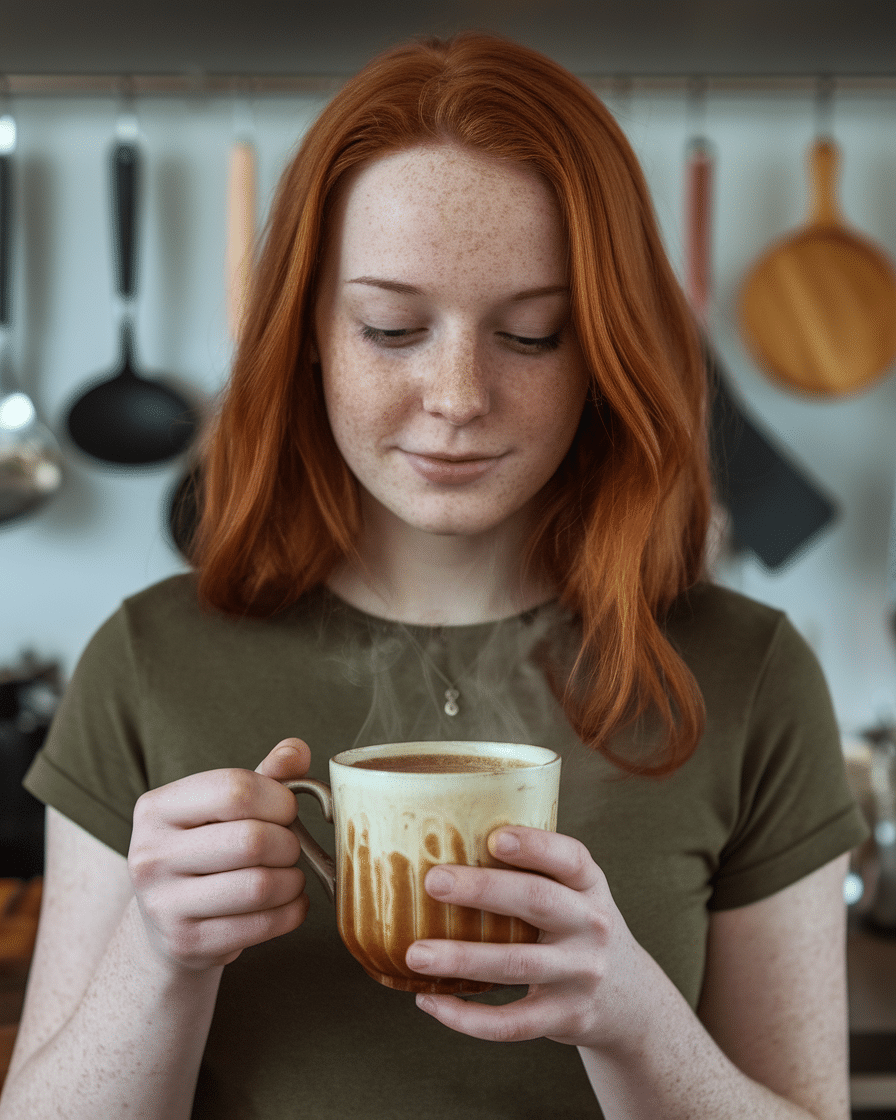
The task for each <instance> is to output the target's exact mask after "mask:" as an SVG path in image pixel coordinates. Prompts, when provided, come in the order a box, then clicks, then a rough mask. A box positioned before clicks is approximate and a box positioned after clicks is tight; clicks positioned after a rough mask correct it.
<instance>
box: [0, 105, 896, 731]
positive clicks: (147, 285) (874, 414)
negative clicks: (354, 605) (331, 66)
mask: <svg viewBox="0 0 896 1120" xmlns="http://www.w3.org/2000/svg"><path fill="white" fill-rule="evenodd" d="M609 100H610V104H611V107H612V108H613V110H614V112H615V113H616V114H617V116H618V118H619V120H620V122H621V124H622V125H623V127H624V128H625V130H626V132H627V133H628V135H629V137H630V139H631V141H632V143H633V145H634V147H635V150H636V152H637V153H638V155H639V157H640V158H641V160H642V162H643V165H644V168H645V171H646V174H647V177H648V180H649V182H650V185H651V188H652V190H653V194H654V198H655V202H656V207H657V211H658V214H659V218H660V221H661V224H662V228H663V231H664V234H665V237H666V241H667V244H668V248H669V252H670V255H671V257H672V259H673V262H674V263H675V265H676V267H678V268H679V270H681V267H682V208H683V197H682V195H683V186H684V181H683V179H684V158H685V148H686V143H687V139H688V135H689V114H688V103H687V100H686V98H685V96H684V95H680V94H677V93H675V94H673V93H668V92H666V93H662V92H645V91H644V90H639V89H638V88H637V87H636V88H635V89H634V90H633V91H632V92H631V94H630V95H629V96H627V97H625V98H622V97H617V98H609ZM321 104H322V101H321V99H320V97H313V96H301V97H299V96H296V97H292V96H290V97H287V96H278V97H264V98H258V99H257V100H256V101H255V102H254V103H253V105H252V106H251V109H252V111H253V116H254V136H255V141H256V144H257V148H258V153H259V217H260V218H263V214H264V211H265V209H266V207H267V203H268V201H269V198H270V195H271V192H272V190H273V187H274V183H275V181H276V179H277V176H278V173H279V171H280V169H281V167H282V166H283V163H284V161H285V160H286V159H287V157H288V155H289V152H290V151H291V149H292V148H293V146H294V145H295V143H296V141H297V139H298V138H299V137H300V135H301V133H302V131H303V129H304V128H305V127H306V125H307V123H308V121H309V120H310V119H312V117H313V116H314V114H315V113H316V112H317V110H318V109H319V107H320V105H321ZM12 108H13V110H14V112H15V114H16V117H17V119H18V125H19V141H20V142H19V147H18V151H17V153H16V185H17V188H18V191H17V194H18V214H17V221H16V224H15V231H16V238H17V246H16V249H17V252H16V261H15V285H14V293H13V294H14V305H13V316H14V324H13V337H12V358H13V365H14V368H15V369H16V370H17V372H18V375H19V377H20V379H21V380H22V382H23V383H24V385H25V387H26V388H27V389H28V390H29V391H30V392H31V393H32V395H33V396H34V398H35V400H36V401H37V404H38V408H39V411H40V412H41V413H42V415H43V417H44V418H45V420H47V422H48V423H50V425H51V426H52V427H53V428H54V430H55V431H56V432H57V433H58V434H59V436H60V439H61V440H62V441H63V443H64V450H65V454H66V460H67V480H66V484H65V487H64V489H63V490H62V491H61V492H60V493H59V494H58V495H57V496H56V497H55V499H54V500H53V501H52V502H51V503H50V504H48V505H47V506H45V507H44V508H43V509H42V510H40V511H39V512H38V513H36V514H35V515H33V516H31V517H30V518H28V519H26V520H24V521H22V522H20V523H13V524H10V525H7V526H0V666H2V665H4V664H9V663H10V662H12V661H14V660H16V659H17V657H18V655H19V654H20V652H21V651H22V650H24V649H32V650H34V651H35V652H36V653H37V654H38V655H39V656H41V657H48V658H55V659H59V660H60V661H61V663H62V666H63V669H64V671H65V673H68V672H70V670H71V668H72V667H73V665H74V663H75V661H76V659H77V657H78V655H79V653H80V651H81V650H82V648H83V646H84V644H85V643H86V641H87V640H88V638H89V636H90V634H91V632H92V631H93V630H94V629H95V628H96V627H97V626H98V625H99V623H100V622H101V621H102V620H103V619H104V618H105V617H106V616H107V615H108V614H109V613H110V612H111V611H113V610H114V609H115V607H116V605H117V604H118V602H119V601H120V600H121V598H122V597H123V596H126V595H129V594H131V593H133V592H134V591H136V590H138V589H139V588H141V587H143V586H145V585H146V584H147V583H150V582H152V581H155V580H158V579H161V578H164V577H165V576H167V575H169V574H171V573H173V572H177V571H180V570H182V569H183V564H182V562H181V560H180V558H179V557H178V555H177V553H176V552H175V550H174V549H173V547H172V545H171V543H170V541H169V540H168V537H167V533H166V529H165V525H164V522H165V517H166V510H167V503H168V500H169V495H170V491H171V488H172V486H173V485H174V483H175V482H176V479H177V477H178V475H179V473H180V470H181V469H182V466H183V464H182V463H180V462H175V463H171V464H168V465H166V466H164V467H162V468H152V469H143V470H131V471H125V470H115V469H110V468H107V467H103V466H99V465H97V464H95V463H94V462H92V461H88V460H87V459H86V457H84V456H83V455H81V454H80V453H79V452H78V451H77V449H75V448H74V447H72V446H71V444H70V443H67V442H66V441H65V436H64V425H63V420H64V417H65V415H66V412H67V409H68V407H69V405H70V403H71V401H72V399H73V397H74V396H75V395H77V393H78V392H79V391H80V390H81V389H82V388H83V387H84V386H85V385H86V384H88V383H89V382H90V381H91V380H92V379H94V378H95V377H96V376H97V375H98V374H100V373H101V372H102V371H110V370H111V369H112V368H113V366H114V365H115V364H116V363H117V333H116V326H115V324H116V322H117V319H116V309H115V305H114V300H113V273H112V260H113V257H112V249H111V243H110V231H109V228H108V227H109V206H108V183H107V148H108V145H109V143H110V141H111V138H112V136H113V132H114V128H115V121H116V113H117V104H116V102H115V101H114V100H112V99H105V98H98V97H94V98H70V99H55V98H40V97H33V98H28V97H20V98H17V99H16V100H15V102H14V103H13V105H12ZM136 109H137V113H138V116H139V122H140V130H141V135H142V141H143V145H144V151H145V177H144V187H145V189H144V193H143V198H142V203H141V217H142V225H141V250H142V251H141V259H140V269H139V293H138V295H139V309H138V315H137V351H138V362H139V364H140V366H141V367H142V368H143V369H145V370H147V371H151V372H155V371H165V372H167V373H170V374H171V375H175V376H176V377H177V378H179V379H180V380H181V382H182V383H183V384H185V385H188V386H190V387H191V388H192V389H193V390H194V391H197V392H199V393H201V394H202V395H203V396H204V397H206V398H208V399H210V398H211V397H212V396H213V395H214V393H215V392H216V391H217V389H218V388H219V387H220V385H221V383H222V379H223V378H224V376H225V374H226V370H227V365H228V361H229V357H230V344H229V341H228V338H227V331H226V322H225V299H224V286H223V268H224V228H225V181H226V173H227V158H228V149H229V145H230V144H231V142H232V140H233V137H234V120H235V118H237V117H239V118H240V119H242V118H243V117H244V116H245V113H246V109H247V106H246V105H245V104H240V105H236V106H235V105H234V102H233V100H232V99H231V98H228V97H203V96H196V97H167V98H161V97H156V98H146V99H143V100H141V101H138V103H137V105H136ZM894 125H896V90H891V91H889V92H874V93H861V94H860V93H848V94H846V93H845V94H843V95H842V96H841V97H839V98H838V99H837V100H836V102H835V108H834V117H833V128H834V133H835V135H836V137H837V139H838V140H839V142H840V144H841V146H842V150H843V157H844V160H843V176H842V185H841V186H842V202H843V206H844V209H845V211H846V213H847V215H848V217H849V218H850V219H851V221H852V222H853V223H854V224H856V225H857V226H859V227H860V228H861V229H862V230H864V231H865V233H866V234H868V235H869V236H870V237H872V238H873V239H874V240H875V241H877V242H878V243H879V244H881V245H883V247H884V248H886V249H887V250H888V251H889V252H890V254H892V255H894V256H896V147H894V145H893V143H892V136H893V130H894ZM702 127H703V131H704V132H705V134H706V135H708V136H709V137H710V138H711V140H712V142H713V143H714V145H715V149H716V155H717V179H716V191H715V196H716V208H715V214H714V220H713V229H714V264H715V286H716V293H715V306H714V310H713V314H712V317H711V327H712V332H713V336H714V339H715V342H716V345H717V347H718V349H719V351H720V353H721V356H722V358H723V360H724V362H725V364H726V366H727V369H728V372H729V374H730V376H731V378H732V381H733V383H734V385H735V386H736V388H737V390H738V391H739V393H740V394H741V396H742V398H743V401H744V402H745V404H746V405H747V406H748V407H749V409H750V410H751V411H752V414H753V415H754V417H755V418H756V419H758V420H759V421H761V422H762V423H763V424H764V425H765V427H766V428H767V430H768V431H769V432H771V433H773V434H774V436H775V438H776V439H778V440H779V441H780V442H781V444H782V445H783V446H784V447H786V448H788V449H789V452H790V454H791V455H792V456H793V457H794V458H795V459H796V461H797V462H798V463H800V464H801V465H802V466H803V467H804V468H805V469H806V470H807V471H808V472H809V473H810V474H811V475H812V476H813V477H814V478H815V479H816V480H817V481H818V482H819V483H821V484H822V485H823V486H824V488H825V489H826V490H827V491H828V492H829V493H830V494H832V495H833V496H834V497H835V498H836V500H837V502H838V504H839V506H840V510H841V516H840V518H839V521H838V522H837V524H836V527H835V528H833V529H832V530H830V531H828V532H826V533H825V534H824V535H823V536H822V537H820V538H819V539H818V540H817V541H816V542H815V543H814V544H812V545H811V546H810V547H809V548H808V549H807V550H806V551H805V552H804V553H802V554H801V555H800V556H798V557H797V558H796V559H795V560H794V561H793V562H792V563H791V564H790V565H789V566H788V567H787V568H786V569H784V570H783V571H778V572H775V573H770V572H768V571H766V570H765V569H764V568H763V567H762V565H761V564H760V563H759V562H758V561H757V560H755V559H753V558H751V557H749V556H741V557H728V558H727V559H725V560H724V561H723V563H722V565H721V568H720V570H719V578H720V579H721V580H722V581H723V582H725V583H728V584H730V585H731V586H733V587H735V588H737V589H739V590H741V591H743V592H745V593H746V594H749V595H752V596H755V597H756V598H759V599H762V600H765V601H766V602H769V603H772V604H774V605H775V606H779V607H782V608H784V609H786V610H787V611H788V612H789V613H790V615H791V617H792V619H793V620H794V622H795V623H796V625H797V626H798V627H799V628H800V630H801V631H802V632H803V633H804V635H805V636H806V638H807V639H808V640H809V642H810V643H811V644H812V646H813V647H814V648H815V650H816V652H817V653H818V656H819V657H820V659H821V661H822V664H823V666H824V668H825V670H826V672H827V675H828V679H829V681H830V684H831V689H832V692H833V696H834V701H835V706H836V709H837V713H838V718H839V720H840V722H841V725H842V727H843V730H844V732H847V733H850V732H853V731H855V730H857V729H859V728H861V727H864V726H866V725H868V724H869V723H871V722H873V721H875V720H876V719H878V718H886V717H890V718H896V656H894V639H893V635H892V633H891V632H890V631H889V630H888V626H887V622H886V616H887V612H888V610H890V609H892V604H889V605H888V595H887V562H888V561H887V555H888V553H887V549H888V541H889V537H890V531H891V517H892V511H893V504H894V479H896V438H894V436H896V377H893V376H890V377H888V378H885V379H883V380H882V381H881V382H879V383H878V384H877V385H876V386H875V387H874V388H872V389H871V390H869V391H867V392H865V393H863V394H861V395H859V396H856V397H854V398H851V399H841V400H837V401H817V400H807V399H805V398H800V397H797V396H794V395H792V394H790V393H787V392H785V391H782V390H780V389H778V388H776V387H774V386H773V385H772V384H771V383H770V382H769V381H768V380H767V379H766V378H765V377H764V375H762V374H761V373H760V372H759V371H758V370H757V368H756V366H755V365H754V363H753V362H752V360H751V359H750V357H749V356H748V354H747V353H746V351H745V349H744V346H743V344H742V343H741V341H740V339H739V336H738V330H737V325H736V314H735V307H736V299H737V292H738V288H739V285H740V283H741V280H742V278H743V276H744V273H745V271H746V270H747V268H748V267H749V265H750V263H751V262H752V260H753V259H754V258H755V257H756V255H757V254H758V253H759V252H760V251H761V250H762V249H764V248H765V247H766V246H767V245H768V243H769V242H770V241H772V240H773V239H774V238H776V237H778V236H780V235H781V234H782V233H784V232H785V231H787V230H788V229H791V228H792V227H794V226H796V225H798V224H799V223H800V222H802V221H803V218H804V214H805V211H806V207H807V188H806V165H805V155H806V151H807V149H808V146H809V144H810V142H811V140H812V138H813V135H814V129H815V120H814V106H813V103H812V99H811V98H810V97H808V96H804V95H797V94H793V93H780V94H774V95H772V94H769V93H750V94H726V95H724V96H723V95H718V96H715V95H713V96H711V97H710V98H709V100H708V102H707V104H706V111H705V119H704V122H703V126H702ZM891 578H892V580H893V582H894V583H896V573H893V574H892V576H891Z"/></svg>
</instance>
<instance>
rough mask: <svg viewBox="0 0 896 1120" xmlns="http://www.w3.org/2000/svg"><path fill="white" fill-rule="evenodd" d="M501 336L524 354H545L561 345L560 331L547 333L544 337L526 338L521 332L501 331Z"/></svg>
mask: <svg viewBox="0 0 896 1120" xmlns="http://www.w3.org/2000/svg"><path fill="white" fill-rule="evenodd" d="M501 337H502V338H505V339H507V341H508V342H509V343H511V345H512V346H513V348H514V349H517V350H519V351H520V352H521V353H524V354H544V353H547V352H549V351H551V350H556V349H557V347H558V346H559V345H560V331H557V332H556V333H554V334H549V335H546V336H545V337H544V338H525V337H524V336H523V335H519V334H507V333H506V332H503V331H502V332H501Z"/></svg>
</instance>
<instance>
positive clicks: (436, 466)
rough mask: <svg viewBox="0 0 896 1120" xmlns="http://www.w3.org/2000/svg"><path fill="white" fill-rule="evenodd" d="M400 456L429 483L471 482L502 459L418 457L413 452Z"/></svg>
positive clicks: (446, 456) (496, 456)
mask: <svg viewBox="0 0 896 1120" xmlns="http://www.w3.org/2000/svg"><path fill="white" fill-rule="evenodd" d="M402 454H403V455H404V456H405V458H406V459H407V460H408V462H409V463H410V465H411V466H412V467H413V468H414V470H415V471H416V472H417V473H418V474H421V475H422V476H423V477H424V478H425V479H427V480H428V481H429V482H441V483H458V482H472V481H473V480H474V479H477V478H481V477H482V476H483V475H484V474H486V473H487V472H488V471H490V470H491V469H492V468H493V467H494V466H495V464H496V463H498V462H499V461H500V460H501V459H502V458H503V456H502V455H486V456H480V457H475V456H462V457H461V456H456V455H420V454H417V453H416V452H413V451H403V452H402Z"/></svg>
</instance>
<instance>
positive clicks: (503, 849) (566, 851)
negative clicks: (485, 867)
mask: <svg viewBox="0 0 896 1120" xmlns="http://www.w3.org/2000/svg"><path fill="white" fill-rule="evenodd" d="M488 850H489V851H490V852H491V854H492V855H493V856H494V857H495V858H496V859H499V860H501V861H502V862H504V863H510V864H513V866H514V867H524V868H526V869H527V870H528V871H538V872H540V873H541V874H542V875H550V876H551V878H552V879H556V880H557V882H558V883H562V884H563V885H564V886H566V887H570V888H571V889H572V890H574V891H587V890H590V889H591V888H592V887H595V886H597V885H598V884H602V883H605V882H606V879H605V878H604V874H603V872H602V871H601V869H600V868H599V867H598V866H597V864H596V863H595V862H594V860H593V859H592V858H591V853H590V852H589V851H588V849H587V848H586V847H585V845H584V844H583V843H582V842H581V841H579V840H576V839H574V838H573V837H572V836H564V835H562V834H561V833H559V832H545V831H544V830H543V829H540V828H523V827H522V826H513V827H503V828H498V829H495V831H494V832H493V833H491V835H490V836H489V838H488Z"/></svg>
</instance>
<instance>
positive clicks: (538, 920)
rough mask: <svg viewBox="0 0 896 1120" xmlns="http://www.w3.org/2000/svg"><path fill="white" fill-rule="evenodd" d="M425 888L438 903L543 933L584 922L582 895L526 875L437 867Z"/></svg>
mask: <svg viewBox="0 0 896 1120" xmlns="http://www.w3.org/2000/svg"><path fill="white" fill-rule="evenodd" d="M424 886H425V887H426V893H427V894H428V895H430V897H431V898H435V899H438V901H439V902H450V903H452V904H453V905H455V906H470V907H472V908H473V909H475V910H486V911H488V912H489V913H492V914H506V915H508V916H510V917H513V918H522V919H523V920H524V921H527V922H529V924H530V925H533V926H535V928H536V929H540V930H544V932H545V933H568V932H570V931H573V930H578V929H580V928H581V926H582V923H583V922H584V921H586V920H587V915H586V912H585V906H586V903H585V900H584V898H583V896H582V895H580V894H579V893H578V892H577V891H571V890H570V889H569V888H568V887H564V886H563V885H562V884H561V883H555V882H554V880H553V879H546V878H544V876H542V875H532V874H530V873H529V872H528V871H510V870H504V869H500V868H485V867H460V866H457V865H451V866H449V865H440V866H439V867H434V868H433V869H432V870H431V871H429V872H428V873H427V875H426V878H425V879H424Z"/></svg>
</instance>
